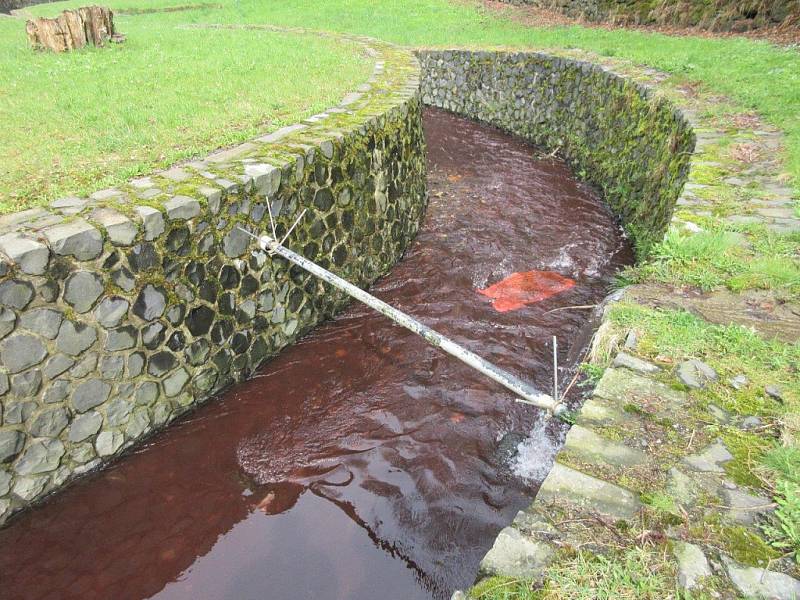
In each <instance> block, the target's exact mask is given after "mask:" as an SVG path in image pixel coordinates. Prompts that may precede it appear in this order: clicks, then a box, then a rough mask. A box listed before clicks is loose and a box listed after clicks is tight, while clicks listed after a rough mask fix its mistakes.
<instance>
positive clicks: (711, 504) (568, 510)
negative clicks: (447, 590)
mask: <svg viewBox="0 0 800 600" xmlns="http://www.w3.org/2000/svg"><path fill="white" fill-rule="evenodd" d="M620 357H621V358H620ZM614 362H615V364H616V365H617V366H614V367H611V368H609V369H607V370H606V372H605V373H604V375H603V377H602V379H601V380H600V382H599V383H598V385H597V387H596V389H595V392H594V394H593V395H592V397H591V398H590V399H589V400H588V401H587V403H586V405H585V406H586V407H587V408H588V410H586V411H584V412H582V413H581V414H580V415H579V416H578V417H577V421H576V424H575V425H574V426H573V427H572V429H571V430H570V432H569V434H568V435H567V439H566V443H565V446H564V450H563V451H562V452H561V453H560V455H559V457H558V459H557V462H556V463H555V465H554V466H553V469H552V470H551V472H550V474H549V475H548V476H547V478H546V479H545V480H544V482H543V483H542V486H541V488H540V489H539V492H538V495H537V498H536V501H535V502H534V503H533V504H532V505H531V506H530V507H528V508H527V509H525V510H523V511H520V512H519V513H518V514H517V517H516V518H515V519H514V521H513V523H512V524H511V525H509V526H508V527H506V528H505V529H503V530H502V531H501V533H500V535H499V536H498V538H497V540H496V541H495V544H494V546H493V547H492V549H491V550H490V551H489V552H488V553H487V554H486V556H485V557H484V559H483V561H482V562H481V565H480V573H481V576H490V575H505V576H510V577H517V578H527V579H533V580H537V579H539V580H541V579H542V577H544V575H545V571H546V569H547V567H548V566H550V565H551V564H553V563H554V562H555V561H557V560H558V557H559V553H563V552H564V551H574V550H590V551H594V552H597V553H603V552H607V551H610V550H613V549H618V548H620V547H626V546H628V545H630V544H631V543H635V541H636V540H631V539H626V536H627V537H628V538H629V537H630V536H628V535H627V534H626V533H625V528H621V527H620V524H621V523H622V522H624V523H627V524H628V525H629V526H630V529H631V530H634V529H635V527H636V524H637V523H646V522H647V518H648V517H647V514H646V513H647V507H646V506H645V503H644V502H643V501H642V493H641V492H637V491H634V490H632V489H629V488H627V487H626V486H625V482H626V481H637V482H638V481H640V480H639V478H638V477H639V476H638V475H637V476H636V477H631V476H630V474H631V472H632V469H636V468H637V467H641V466H642V465H645V464H651V465H652V467H653V471H654V472H655V474H656V476H655V478H654V479H653V480H652V481H653V483H654V484H655V486H654V487H660V486H663V487H664V489H665V490H666V493H667V494H668V495H669V496H670V497H671V498H674V499H677V501H678V510H680V511H681V512H683V513H684V514H685V515H687V517H688V519H687V521H691V520H693V519H694V520H699V519H700V518H701V517H703V518H705V519H708V518H709V516H710V515H712V514H713V515H718V517H719V520H720V522H721V523H723V524H730V525H737V526H742V527H744V528H746V529H747V530H749V531H751V532H752V534H753V535H758V534H759V530H758V528H757V524H758V522H759V520H760V519H761V518H762V517H763V516H764V515H766V514H768V513H769V512H770V511H771V510H772V508H773V505H772V504H771V503H770V500H769V499H768V498H765V497H763V496H761V495H759V494H757V493H754V492H751V491H749V490H748V489H745V488H743V487H740V486H737V485H736V484H735V483H733V482H732V481H731V480H730V479H729V478H728V476H727V474H726V471H725V468H724V466H725V464H726V463H727V462H728V461H730V460H732V459H733V455H732V454H731V452H730V451H729V449H728V448H727V447H726V446H725V444H724V443H723V442H722V441H721V440H718V439H716V440H700V439H699V440H698V441H699V442H700V443H690V448H686V444H685V439H686V438H687V437H688V436H687V433H688V432H686V431H683V430H682V426H681V425H680V423H679V421H671V420H668V419H667V418H666V417H665V416H664V415H667V414H671V415H672V417H673V418H675V417H676V415H677V414H678V413H676V408H681V409H682V410H687V409H688V408H689V406H688V404H689V403H690V402H691V400H690V399H689V396H688V395H687V394H686V393H684V392H676V391H675V390H674V389H672V388H671V387H669V386H668V385H665V384H664V383H663V382H661V381H657V380H654V379H652V377H653V376H654V374H655V373H657V372H659V371H660V369H659V368H658V367H657V366H656V365H653V364H651V363H648V362H646V361H643V360H641V359H638V358H635V357H632V356H630V355H627V354H620V355H618V356H617V358H616V360H615V361H614ZM690 362H691V363H692V364H691V367H692V368H697V367H698V365H697V362H698V361H686V363H682V364H681V365H679V366H678V367H677V369H676V372H677V373H681V372H683V371H684V370H685V369H687V368H689V367H690V365H689V363H690ZM623 365H624V366H623ZM702 368H703V370H704V371H706V372H707V373H708V374H711V373H713V370H711V369H710V367H708V365H704V364H702ZM643 371H645V372H647V374H644V375H643V374H642V372H643ZM673 376H675V377H676V379H677V378H678V377H680V375H677V374H674V375H673ZM639 399H641V400H647V403H644V402H643V403H641V404H639V403H638V402H637V400H639ZM676 401H677V402H676ZM632 402H637V404H636V406H638V408H639V409H640V410H634V409H633V408H632V405H631V403H632ZM676 404H677V406H676ZM721 416H722V415H721ZM725 418H730V417H728V416H727V415H725ZM745 420H746V419H741V422H740V423H738V425H739V426H740V427H742V426H745V423H744V421H745ZM620 430H624V431H630V432H635V433H634V435H631V436H630V439H624V438H623V439H622V440H620V439H617V438H618V437H619V436H618V435H617V434H616V432H617V431H620ZM642 431H649V435H647V436H646V438H645V437H640V435H641V433H640V432H642ZM659 437H660V438H661V439H663V440H664V441H663V442H662V444H660V445H659V444H658V443H656V442H657V440H658V438H659ZM611 438H613V439H611ZM643 440H645V441H647V446H646V447H645V448H646V449H642V444H641V443H640V442H641V441H643ZM670 440H672V441H683V442H684V443H683V444H682V445H680V446H678V448H680V450H679V451H678V452H676V451H675V447H674V446H675V444H673V443H671V441H670ZM660 446H661V447H660ZM667 446H670V447H669V448H668V447H667ZM681 454H682V455H681ZM643 531H644V532H645V533H647V529H646V528H644V529H643ZM688 531H689V530H687V528H686V527H685V526H683V525H681V524H677V525H676V526H673V527H670V528H668V529H667V530H666V536H667V538H668V543H669V547H670V548H671V552H672V557H671V560H674V561H675V563H676V573H677V584H678V586H679V587H681V588H684V589H687V590H691V589H697V588H698V587H699V586H701V584H702V582H703V581H704V579H705V578H710V577H716V578H718V579H722V580H724V581H725V582H726V583H727V584H728V585H729V586H730V589H732V590H735V591H736V593H738V594H741V595H742V596H745V597H756V598H777V599H781V600H784V599H785V600H790V599H793V598H797V597H800V581H798V580H796V579H794V578H793V577H791V576H789V575H786V574H784V573H782V572H779V571H778V570H770V569H764V568H755V567H751V566H748V565H743V564H740V563H739V562H737V561H736V560H734V559H733V558H732V557H730V556H728V555H727V554H725V553H724V552H723V551H720V549H719V548H717V547H715V546H714V545H705V544H704V542H703V541H702V540H700V541H698V540H695V539H694V537H696V536H693V535H691V534H690V533H689V532H688Z"/></svg>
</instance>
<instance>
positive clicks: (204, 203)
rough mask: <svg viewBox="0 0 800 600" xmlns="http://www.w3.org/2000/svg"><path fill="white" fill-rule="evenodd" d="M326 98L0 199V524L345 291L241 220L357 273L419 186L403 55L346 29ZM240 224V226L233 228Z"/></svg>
mask: <svg viewBox="0 0 800 600" xmlns="http://www.w3.org/2000/svg"><path fill="white" fill-rule="evenodd" d="M350 39H354V40H355V41H357V42H359V43H361V44H363V46H364V48H365V51H367V52H368V53H370V54H371V55H372V56H374V57H375V59H376V64H375V70H374V73H373V75H372V78H371V79H370V81H369V83H367V84H364V85H362V86H361V87H360V89H359V90H358V91H357V92H354V93H352V94H349V95H348V96H347V97H346V98H345V99H344V100H343V101H342V104H341V105H340V106H339V107H336V108H333V109H330V110H329V111H327V112H326V113H323V114H320V115H316V116H314V117H311V118H309V119H307V120H306V121H305V122H303V123H300V124H297V125H294V126H290V127H287V128H284V129H283V130H280V131H278V132H275V133H272V134H270V135H266V136H263V137H261V138H259V139H255V140H252V141H250V142H248V143H245V144H243V145H241V146H238V147H236V148H232V149H230V150H225V151H222V152H218V153H216V154H214V155H211V156H208V157H206V158H204V159H202V160H197V161H194V162H190V163H188V164H185V165H181V166H179V167H176V168H173V169H170V170H168V171H164V172H161V173H156V174H154V175H152V176H150V177H144V178H140V179H137V180H134V181H131V182H129V184H127V185H125V186H122V187H120V188H119V189H111V190H102V191H99V192H97V193H95V194H92V196H91V197H90V198H61V199H59V200H56V201H55V202H53V203H52V205H51V207H50V208H49V209H48V210H45V209H33V210H29V211H25V212H22V213H16V214H11V215H5V216H3V217H0V404H1V405H2V419H1V420H0V523H2V522H4V521H5V520H6V519H7V517H8V516H10V515H11V514H12V513H14V512H16V511H18V510H20V509H21V508H24V507H25V506H27V505H29V504H30V503H32V502H34V501H36V500H37V499H39V498H41V497H42V496H44V495H46V494H47V493H49V492H51V491H53V490H56V489H58V488H59V487H61V486H63V485H64V484H65V483H66V482H67V481H68V480H70V479H71V478H73V477H74V476H76V475H79V474H81V473H85V472H87V471H89V470H91V469H94V468H96V467H99V466H100V465H102V464H103V463H105V462H107V461H108V460H110V459H111V458H112V457H113V456H115V455H117V454H119V453H120V452H122V451H124V450H125V449H126V448H127V447H129V446H131V445H132V444H134V443H136V442H137V441H139V440H141V439H142V438H144V437H145V436H147V435H149V434H150V433H151V432H152V431H154V430H155V429H157V428H160V427H162V426H164V425H165V424H166V423H168V422H170V421H171V420H173V419H175V418H176V417H177V416H178V415H180V414H181V413H183V412H185V411H187V410H189V409H190V408H192V407H193V406H196V405H197V404H198V403H200V402H203V401H204V400H206V399H208V398H210V397H212V396H213V395H215V394H216V393H218V392H219V391H220V390H222V389H223V388H225V387H226V386H228V385H230V384H232V383H234V382H236V381H239V380H241V379H243V378H245V377H247V376H248V375H249V374H250V373H252V372H253V370H254V369H256V368H257V367H258V365H259V364H260V363H262V362H263V361H264V360H265V359H266V358H268V357H270V356H272V355H274V354H276V353H277V352H278V351H280V350H281V349H282V348H284V347H285V346H287V345H289V344H291V343H292V342H294V341H295V340H296V339H297V338H298V337H299V336H301V335H303V334H304V333H305V332H307V331H308V330H309V329H310V328H312V327H313V326H314V325H315V324H317V323H319V322H320V321H323V320H325V319H327V318H329V317H331V316H332V315H333V314H334V313H335V312H336V310H337V309H339V308H340V307H342V306H343V304H344V302H345V297H343V295H341V294H340V293H332V291H331V290H330V289H327V288H326V287H325V286H323V285H322V284H321V283H320V282H319V281H318V280H317V279H315V278H314V277H312V276H310V275H308V274H307V273H305V272H304V271H302V270H300V269H299V268H297V267H291V266H290V265H289V264H288V263H287V262H286V261H284V260H282V259H280V258H278V257H270V256H268V255H267V254H266V253H264V252H263V251H261V250H260V248H259V247H258V245H257V243H255V241H254V240H253V239H252V238H251V237H250V236H249V235H248V233H247V232H251V233H254V234H256V235H258V234H261V233H262V232H267V231H269V229H270V225H269V223H270V221H269V209H270V208H271V210H272V213H273V214H274V215H276V219H277V223H278V225H277V229H278V234H279V235H282V234H283V233H284V232H286V231H287V228H288V227H289V226H290V225H291V223H292V222H294V220H295V218H297V217H298V216H299V215H300V213H301V211H302V210H303V209H307V213H306V215H305V217H304V218H303V220H302V221H301V223H300V225H299V226H298V228H297V229H296V230H295V231H294V232H293V233H292V235H291V236H290V238H289V240H288V242H287V245H288V246H289V247H290V248H292V249H293V250H295V251H297V252H299V253H301V254H303V255H304V256H306V257H307V258H309V259H311V260H313V261H315V262H317V263H319V264H321V265H322V266H324V267H327V268H330V269H331V270H333V271H335V272H336V273H338V274H339V275H341V276H343V277H345V278H347V279H348V280H350V281H352V282H355V283H356V284H359V285H366V284H368V283H369V282H371V281H372V280H374V279H375V278H377V277H379V276H380V275H382V274H383V273H385V272H386V271H387V270H388V269H389V268H390V267H391V266H392V265H393V264H394V263H395V262H396V261H397V260H399V259H400V257H401V256H402V254H403V252H404V250H405V248H406V247H407V245H408V243H409V242H410V241H411V239H412V238H413V237H414V235H415V233H416V231H417V228H418V226H419V223H420V221H421V218H422V215H423V212H424V208H425V202H426V192H425V143H424V138H423V132H422V121H421V102H420V97H419V64H418V62H417V60H416V58H415V57H414V56H413V55H412V54H411V53H410V52H407V51H405V50H400V49H397V48H395V47H393V46H391V45H387V44H382V43H379V42H375V41H370V40H366V39H363V38H350ZM243 230H245V231H243Z"/></svg>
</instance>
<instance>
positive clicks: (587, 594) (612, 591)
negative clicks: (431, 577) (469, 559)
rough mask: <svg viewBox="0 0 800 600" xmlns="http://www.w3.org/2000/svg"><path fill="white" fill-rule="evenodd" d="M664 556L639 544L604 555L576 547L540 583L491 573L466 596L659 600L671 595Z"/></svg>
mask: <svg viewBox="0 0 800 600" xmlns="http://www.w3.org/2000/svg"><path fill="white" fill-rule="evenodd" d="M674 597H675V586H674V583H673V578H672V573H671V572H669V567H668V564H667V563H665V562H664V560H663V557H662V556H660V555H658V554H657V553H655V552H650V551H648V550H644V549H642V548H631V549H629V550H627V551H625V552H619V553H616V554H612V555H609V556H603V555H594V554H592V553H591V552H578V553H577V554H576V555H575V557H574V558H573V559H572V560H569V561H560V562H557V563H556V565H554V566H553V567H551V568H549V569H548V570H547V571H546V573H545V576H544V584H543V585H542V586H537V585H535V584H534V583H533V582H531V581H528V580H525V579H514V578H510V577H491V578H488V579H484V580H483V581H481V582H480V583H478V585H476V586H475V587H474V588H472V589H471V590H470V599H471V600H611V599H618V600H661V599H662V598H674Z"/></svg>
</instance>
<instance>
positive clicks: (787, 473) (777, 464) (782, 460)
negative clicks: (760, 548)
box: [762, 447, 800, 564]
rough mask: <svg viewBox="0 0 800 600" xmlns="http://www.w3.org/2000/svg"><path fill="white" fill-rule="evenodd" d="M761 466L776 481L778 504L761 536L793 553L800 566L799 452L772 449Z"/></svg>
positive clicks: (790, 448) (785, 448)
mask: <svg viewBox="0 0 800 600" xmlns="http://www.w3.org/2000/svg"><path fill="white" fill-rule="evenodd" d="M762 463H763V464H764V466H765V467H766V468H767V469H769V470H770V471H771V472H772V474H773V476H774V477H775V490H774V495H775V500H776V502H777V504H778V507H777V508H776V510H775V514H774V515H773V517H772V519H771V521H770V522H769V523H768V524H767V525H765V526H764V527H763V529H764V533H766V534H767V536H768V537H769V538H770V540H771V541H772V544H773V545H774V546H775V547H776V548H778V549H780V550H781V551H783V552H790V553H792V554H793V555H794V559H795V561H796V562H797V563H798V564H800V448H795V447H781V448H775V449H774V450H772V451H771V452H769V453H768V454H767V455H766V456H765V457H764V459H763V461H762Z"/></svg>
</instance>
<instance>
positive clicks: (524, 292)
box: [478, 271, 575, 312]
mask: <svg viewBox="0 0 800 600" xmlns="http://www.w3.org/2000/svg"><path fill="white" fill-rule="evenodd" d="M574 285H575V281H574V280H572V279H569V278H568V277H562V276H561V275H559V274H558V273H554V272H553V271H525V272H524V273H512V274H511V275H509V276H508V277H506V278H505V279H503V280H502V281H498V282H497V283H495V284H494V285H490V286H489V287H487V288H486V289H485V290H478V293H479V294H483V295H484V296H488V297H489V298H491V299H492V300H493V302H492V307H493V308H494V309H495V310H496V311H497V312H508V311H510V310H516V309H518V308H522V307H523V306H525V305H527V304H533V303H535V302H541V301H542V300H545V299H547V298H549V297H550V296H555V295H556V294H560V293H561V292H563V291H564V290H568V289H570V288H571V287H573V286H574Z"/></svg>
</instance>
